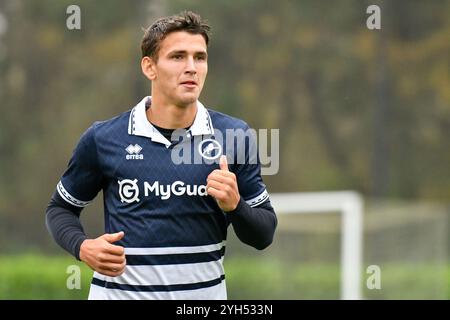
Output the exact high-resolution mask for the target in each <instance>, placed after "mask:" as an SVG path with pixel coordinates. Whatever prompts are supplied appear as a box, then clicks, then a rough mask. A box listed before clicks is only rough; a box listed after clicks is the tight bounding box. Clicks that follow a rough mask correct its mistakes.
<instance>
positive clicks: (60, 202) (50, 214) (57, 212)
mask: <svg viewBox="0 0 450 320" xmlns="http://www.w3.org/2000/svg"><path fill="white" fill-rule="evenodd" d="M81 210H82V208H78V207H75V206H71V205H70V204H68V203H67V202H66V201H65V200H64V199H63V198H62V197H61V196H60V195H59V194H58V192H56V191H55V193H54V194H53V196H52V198H51V200H50V203H49V204H48V207H47V210H46V216H45V222H46V225H47V229H48V231H49V232H50V234H51V235H52V237H53V238H54V239H55V241H56V243H57V244H59V245H60V246H61V247H62V248H63V249H65V250H66V251H67V252H69V253H70V254H71V255H73V256H74V257H75V258H77V259H78V260H80V247H81V243H82V242H83V241H84V240H85V239H86V238H87V236H86V234H85V233H84V230H83V226H82V225H81V222H80V212H81Z"/></svg>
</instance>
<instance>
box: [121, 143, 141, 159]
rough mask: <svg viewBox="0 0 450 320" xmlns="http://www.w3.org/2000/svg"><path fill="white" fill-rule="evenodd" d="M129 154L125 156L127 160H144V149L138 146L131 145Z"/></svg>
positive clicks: (128, 148)
mask: <svg viewBox="0 0 450 320" xmlns="http://www.w3.org/2000/svg"><path fill="white" fill-rule="evenodd" d="M125 151H126V152H128V154H127V155H126V156H125V158H126V159H127V160H144V155H143V154H140V152H141V151H142V147H141V146H140V145H138V144H135V145H132V144H130V145H129V146H128V147H127V148H126V149H125Z"/></svg>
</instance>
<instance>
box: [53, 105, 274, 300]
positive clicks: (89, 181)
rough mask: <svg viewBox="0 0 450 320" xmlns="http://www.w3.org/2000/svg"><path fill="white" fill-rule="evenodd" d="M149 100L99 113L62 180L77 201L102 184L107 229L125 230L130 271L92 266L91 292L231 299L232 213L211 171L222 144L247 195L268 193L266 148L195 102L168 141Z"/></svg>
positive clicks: (62, 189)
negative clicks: (227, 259) (210, 179)
mask: <svg viewBox="0 0 450 320" xmlns="http://www.w3.org/2000/svg"><path fill="white" fill-rule="evenodd" d="M149 107H151V97H145V98H144V99H143V100H142V101H141V102H140V103H139V104H137V105H136V106H135V107H134V108H133V109H131V110H130V111H128V112H125V113H123V114H121V115H119V116H117V117H115V118H113V119H111V120H108V121H103V122H96V123H94V124H93V125H92V126H91V127H90V128H89V129H88V130H87V131H86V132H85V133H84V134H83V135H82V137H81V139H80V141H79V143H78V145H77V147H76V148H75V150H74V152H73V155H72V158H71V160H70V162H69V165H68V168H67V170H66V171H65V173H64V174H63V176H62V178H61V180H60V182H59V183H58V185H57V190H58V192H59V194H60V195H61V197H62V198H64V199H65V200H66V201H67V202H68V203H69V204H71V205H74V206H77V207H85V206H86V205H88V204H89V203H90V202H91V201H93V199H94V198H95V197H96V195H97V194H98V193H99V191H101V190H102V191H103V199H104V222H105V232H106V233H115V232H119V231H124V232H125V236H124V238H123V239H122V240H120V241H119V242H117V243H116V244H117V245H121V246H123V247H124V248H125V255H126V261H127V266H126V268H125V272H124V273H123V274H122V275H120V276H118V277H108V276H104V275H101V274H99V273H97V272H95V273H94V276H93V279H92V284H91V290H90V294H89V298H90V299H226V284H225V274H224V268H223V257H224V253H225V244H226V238H227V227H228V225H229V221H228V220H227V216H226V214H225V213H224V212H223V211H222V210H221V209H220V208H219V207H218V205H217V203H216V201H215V199H214V198H213V197H211V196H208V195H207V192H206V183H207V182H206V179H207V176H208V175H209V174H210V173H211V172H212V171H213V170H215V169H219V164H218V158H219V156H220V155H221V154H225V155H226V156H227V158H228V162H229V168H230V171H232V172H234V173H235V174H236V177H237V182H238V188H239V192H240V195H241V197H242V198H243V199H244V200H245V201H246V202H247V203H248V204H250V205H251V206H258V205H260V204H261V203H263V202H265V201H267V200H268V197H269V196H268V193H267V191H266V186H265V185H264V183H263V181H262V178H261V166H260V163H259V158H258V157H257V155H256V157H255V155H253V156H252V154H251V152H250V149H252V147H253V149H254V148H255V140H254V139H252V138H251V137H250V136H249V137H250V138H249V139H241V138H235V137H232V135H231V134H228V136H229V137H231V138H228V137H226V136H227V133H232V132H234V131H236V130H240V131H243V132H246V131H247V130H248V129H249V127H248V125H247V124H246V123H245V122H244V121H242V120H239V119H236V118H233V117H230V116H228V115H225V114H223V113H220V112H216V111H213V110H210V109H206V108H205V107H204V106H203V105H202V104H201V103H200V102H197V114H196V117H195V120H194V122H193V124H192V126H191V127H190V128H188V129H187V130H180V131H179V132H178V131H177V134H176V135H174V137H175V138H174V139H171V140H170V141H169V140H168V139H166V138H165V137H164V136H163V135H162V134H161V133H160V132H159V131H158V130H157V129H156V128H155V127H154V126H153V125H152V124H151V123H150V122H149V121H148V120H147V116H146V110H147V108H149ZM243 152H244V153H243ZM252 159H253V160H254V161H252Z"/></svg>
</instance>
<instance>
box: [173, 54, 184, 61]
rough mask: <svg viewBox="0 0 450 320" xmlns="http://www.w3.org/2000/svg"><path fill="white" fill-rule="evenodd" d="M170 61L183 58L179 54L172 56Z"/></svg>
mask: <svg viewBox="0 0 450 320" xmlns="http://www.w3.org/2000/svg"><path fill="white" fill-rule="evenodd" d="M172 59H174V60H181V59H183V56H182V55H181V54H175V55H173V56H172Z"/></svg>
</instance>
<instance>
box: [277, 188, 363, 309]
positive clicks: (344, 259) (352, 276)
mask: <svg viewBox="0 0 450 320" xmlns="http://www.w3.org/2000/svg"><path fill="white" fill-rule="evenodd" d="M270 201H271V203H272V205H273V207H274V209H275V212H277V214H311V213H330V212H339V213H341V214H342V216H341V226H342V234H341V299H344V300H359V299H362V296H361V267H362V245H363V244H362V242H363V237H362V235H363V200H362V197H361V196H360V195H359V194H358V193H357V192H354V191H337V192H298V193H275V194H271V195H270Z"/></svg>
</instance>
